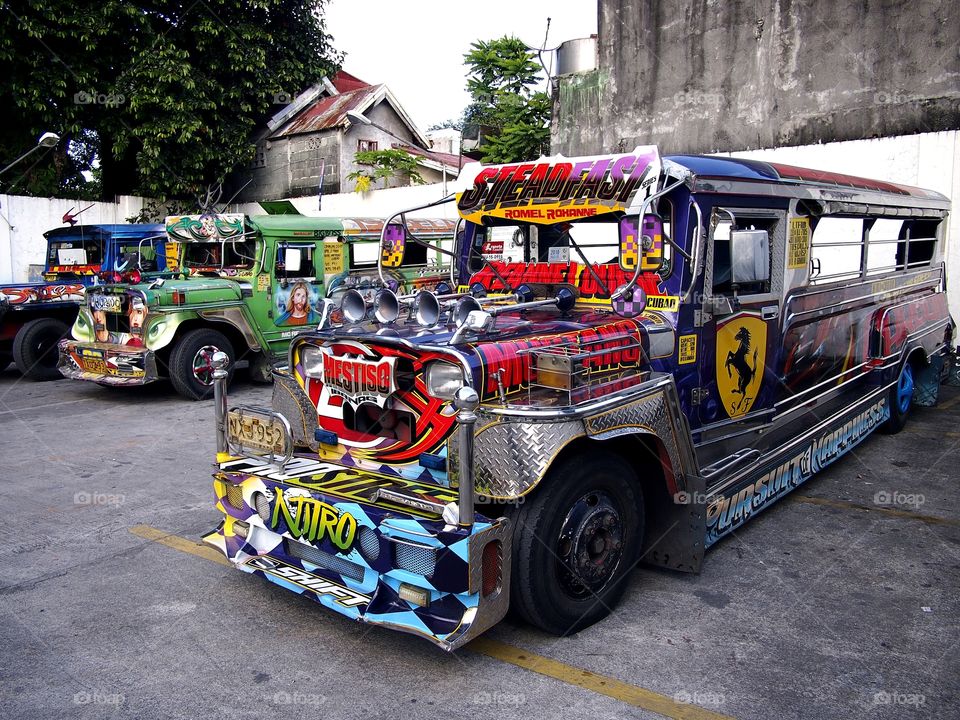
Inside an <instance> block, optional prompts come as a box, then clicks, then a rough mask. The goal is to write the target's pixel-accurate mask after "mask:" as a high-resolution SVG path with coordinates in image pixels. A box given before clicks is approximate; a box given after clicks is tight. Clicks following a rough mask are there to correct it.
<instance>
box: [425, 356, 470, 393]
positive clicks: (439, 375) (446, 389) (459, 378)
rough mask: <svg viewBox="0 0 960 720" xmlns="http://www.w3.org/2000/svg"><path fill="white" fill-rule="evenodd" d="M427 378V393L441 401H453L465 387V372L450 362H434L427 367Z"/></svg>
mask: <svg viewBox="0 0 960 720" xmlns="http://www.w3.org/2000/svg"><path fill="white" fill-rule="evenodd" d="M424 374H425V376H426V380H427V392H428V393H430V394H431V395H432V396H433V397H435V398H440V399H441V400H453V396H454V395H456V394H457V390H459V389H460V388H462V387H463V386H464V384H465V383H464V381H463V370H461V369H460V367H459V366H457V365H453V364H452V363H448V362H442V361H437V362H432V363H430V364H428V365H427V368H426V371H425V373H424Z"/></svg>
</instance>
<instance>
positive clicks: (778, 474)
mask: <svg viewBox="0 0 960 720" xmlns="http://www.w3.org/2000/svg"><path fill="white" fill-rule="evenodd" d="M889 417H890V409H889V407H888V406H887V402H886V400H885V399H884V400H879V401H878V402H876V403H874V404H873V405H872V406H870V407H869V408H867V409H866V410H864V411H863V412H861V413H860V414H858V415H857V416H856V417H853V418H851V419H850V420H849V421H847V422H846V423H844V424H843V425H842V426H840V427H839V428H837V429H836V430H833V431H831V432H828V433H826V434H824V435H821V436H820V437H818V438H816V439H814V440H813V441H812V442H811V443H810V445H808V446H807V447H806V448H804V449H803V450H801V451H800V452H799V453H797V454H796V455H794V456H793V457H791V458H790V459H788V460H786V461H784V462H782V463H781V464H780V465H778V466H777V467H776V468H774V469H772V470H770V471H768V472H766V473H764V474H763V475H761V476H760V477H759V478H758V479H757V480H755V481H754V482H751V483H749V484H747V485H746V486H745V487H741V488H738V489H736V490H734V491H733V493H732V494H730V495H722V496H720V497H717V498H716V499H715V500H713V501H712V502H711V503H710V505H709V507H708V508H707V545H710V544H712V543H714V542H716V541H717V540H718V539H719V538H720V537H721V536H722V535H725V534H726V533H728V532H730V531H731V530H734V529H736V528H737V527H738V526H740V525H742V524H743V523H745V522H746V521H747V520H749V519H750V517H751V516H752V515H753V514H754V513H757V512H760V510H762V509H763V508H765V507H766V506H767V505H769V504H770V503H772V502H774V501H775V500H778V499H779V498H780V497H782V496H783V495H785V494H787V493H788V492H790V491H791V490H793V489H794V488H796V487H797V486H798V485H801V484H802V483H804V482H806V481H807V480H809V479H810V478H811V477H812V476H813V475H814V474H815V473H818V472H819V471H821V470H823V469H824V468H825V467H826V466H827V465H829V464H830V463H832V462H833V461H834V460H836V459H837V458H839V457H840V456H841V455H843V454H844V453H846V452H847V451H849V450H850V449H851V448H853V447H854V446H855V445H857V443H859V442H860V441H861V440H863V439H864V438H865V437H866V436H867V435H869V434H870V433H871V432H872V431H873V430H874V429H876V427H877V426H878V425H880V424H881V423H883V422H885V421H886V420H887V418H889Z"/></svg>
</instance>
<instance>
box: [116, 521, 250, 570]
mask: <svg viewBox="0 0 960 720" xmlns="http://www.w3.org/2000/svg"><path fill="white" fill-rule="evenodd" d="M130 532H131V533H133V534H134V535H136V536H137V537H141V538H143V539H144V540H150V541H151V542H155V543H158V544H160V545H166V546H167V547H168V548H173V549H174V550H179V551H180V552H185V553H190V554H191V555H196V556H197V557H202V558H203V559H204V560H210V561H212V562H215V563H220V564H221V565H226V566H227V567H230V568H232V567H233V564H232V563H231V562H230V561H229V560H227V559H226V558H225V557H224V556H223V553H221V552H220V551H219V550H216V549H215V548H212V547H210V546H209V545H203V544H202V543H199V542H196V541H194V540H188V539H187V538H184V537H180V536H179V535H171V534H170V533H168V532H164V531H163V530H158V529H157V528H155V527H151V526H150V525H134V526H133V527H132V528H130Z"/></svg>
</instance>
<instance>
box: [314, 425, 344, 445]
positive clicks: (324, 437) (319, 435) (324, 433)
mask: <svg viewBox="0 0 960 720" xmlns="http://www.w3.org/2000/svg"><path fill="white" fill-rule="evenodd" d="M313 437H314V438H315V439H316V441H317V442H319V443H321V444H323V445H336V444H338V443H339V442H340V438H338V437H337V434H336V433H335V432H333V431H331V430H324V429H322V428H317V429H316V430H314V431H313Z"/></svg>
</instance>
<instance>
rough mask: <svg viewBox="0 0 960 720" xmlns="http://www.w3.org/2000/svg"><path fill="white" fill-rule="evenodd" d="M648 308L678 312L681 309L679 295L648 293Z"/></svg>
mask: <svg viewBox="0 0 960 720" xmlns="http://www.w3.org/2000/svg"><path fill="white" fill-rule="evenodd" d="M646 309H647V310H660V311H661V312H677V311H678V310H680V296H679V295H648V296H647V307H646Z"/></svg>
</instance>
